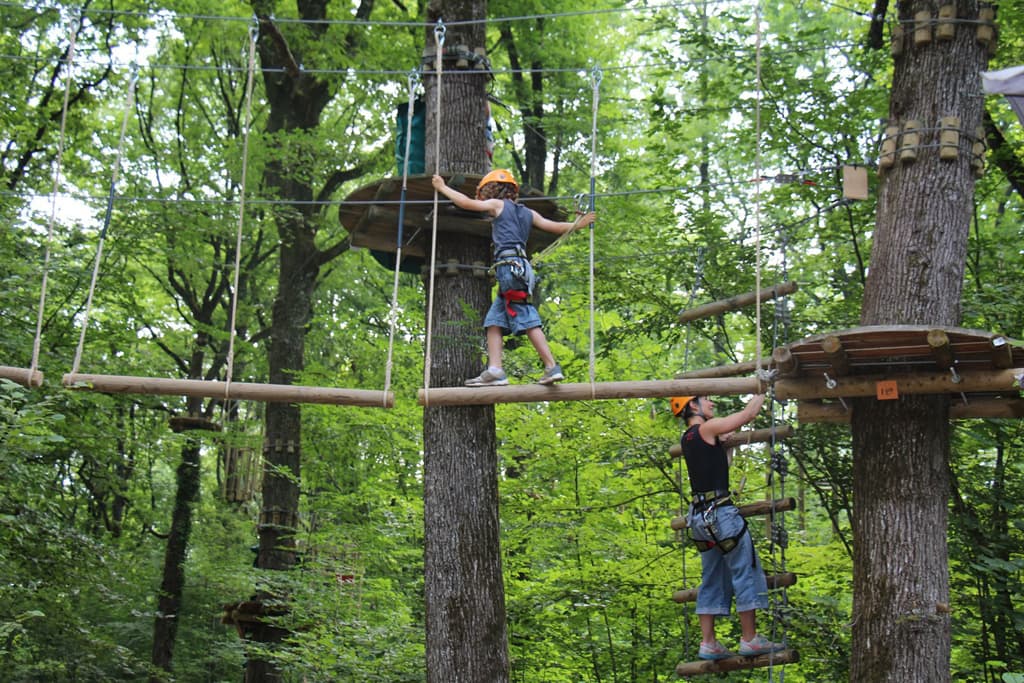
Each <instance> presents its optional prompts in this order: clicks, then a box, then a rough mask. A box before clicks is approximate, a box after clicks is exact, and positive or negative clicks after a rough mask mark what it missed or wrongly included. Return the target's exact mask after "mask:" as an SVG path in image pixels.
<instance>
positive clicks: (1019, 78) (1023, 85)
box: [981, 66, 1024, 125]
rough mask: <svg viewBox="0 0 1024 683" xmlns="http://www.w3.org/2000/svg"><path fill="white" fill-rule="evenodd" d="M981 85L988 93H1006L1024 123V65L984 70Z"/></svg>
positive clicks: (1023, 123) (1022, 123)
mask: <svg viewBox="0 0 1024 683" xmlns="http://www.w3.org/2000/svg"><path fill="white" fill-rule="evenodd" d="M981 85H982V87H983V88H984V89H985V92H987V93H995V94H1000V95H1005V96H1006V99H1007V100H1008V101H1009V103H1010V106H1011V107H1013V110H1014V111H1015V112H1017V118H1018V119H1020V123H1021V125H1024V66H1013V67H1010V68H1009V69H1000V70H999V71H982V72H981Z"/></svg>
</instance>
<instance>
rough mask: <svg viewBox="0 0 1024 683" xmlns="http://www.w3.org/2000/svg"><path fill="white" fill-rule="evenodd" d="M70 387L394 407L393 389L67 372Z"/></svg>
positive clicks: (252, 399) (100, 390)
mask: <svg viewBox="0 0 1024 683" xmlns="http://www.w3.org/2000/svg"><path fill="white" fill-rule="evenodd" d="M63 383H64V386H65V387H67V388H68V389H80V390H84V391H98V392H102V393H108V394H153V395H160V396H196V397H201V398H224V399H238V400H243V401H264V402H267V403H325V404H330V405H347V406H363V407H367V408H392V407H394V405H395V397H394V394H392V392H390V391H388V392H384V391H371V390H368V389H335V388H332V387H305V386H297V385H292V384H251V383H247V382H230V383H229V382H218V381H206V380H198V379H167V378H161V377H131V376H127V375H85V374H74V375H72V374H66V375H64V379H63Z"/></svg>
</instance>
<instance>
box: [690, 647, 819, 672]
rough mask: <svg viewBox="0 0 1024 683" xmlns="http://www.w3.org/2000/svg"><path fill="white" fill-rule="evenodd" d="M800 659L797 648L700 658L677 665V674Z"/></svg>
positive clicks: (775, 663) (791, 662)
mask: <svg viewBox="0 0 1024 683" xmlns="http://www.w3.org/2000/svg"><path fill="white" fill-rule="evenodd" d="M799 661H800V653H799V652H797V651H796V650H789V649H786V650H781V651H779V652H772V653H771V654H767V655H757V656H756V657H740V656H739V655H737V656H736V657H729V658H728V659H716V660H700V661H696V662H682V663H680V664H677V665H676V675H678V676H682V677H689V676H700V675H702V674H713V673H723V672H726V671H737V670H739V669H758V668H762V667H767V666H781V665H783V664H796V663H797V662H799Z"/></svg>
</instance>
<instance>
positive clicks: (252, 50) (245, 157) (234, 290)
mask: <svg viewBox="0 0 1024 683" xmlns="http://www.w3.org/2000/svg"><path fill="white" fill-rule="evenodd" d="M256 38H257V34H256V29H255V28H251V29H249V73H248V77H247V78H246V82H245V132H244V133H243V134H242V177H241V179H240V183H241V190H240V192H239V196H238V229H237V230H236V231H235V276H234V281H233V283H232V286H231V328H230V330H231V331H230V334H229V336H228V363H227V369H226V370H225V373H224V398H225V399H227V398H228V395H229V392H230V391H231V375H232V373H233V372H234V368H235V334H236V333H235V319H236V317H237V314H238V276H239V273H240V272H241V270H242V228H243V226H244V225H245V186H246V177H247V175H248V170H249V132H250V129H251V128H252V84H253V80H255V79H254V74H255V72H256Z"/></svg>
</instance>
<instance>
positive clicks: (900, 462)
mask: <svg viewBox="0 0 1024 683" xmlns="http://www.w3.org/2000/svg"><path fill="white" fill-rule="evenodd" d="M899 8H900V9H899V11H900V17H899V18H900V20H901V22H907V21H908V20H912V19H913V18H914V16H915V13H916V12H918V11H923V10H930V11H931V12H932V16H934V14H935V12H936V6H934V5H932V4H930V3H927V2H922V1H920V0H918V1H915V2H910V3H907V4H902V5H900V6H899ZM957 9H958V13H957V16H958V17H960V18H961V20H964V19H968V20H974V19H976V18H977V17H978V6H977V4H975V3H974V2H959V3H958V7H957ZM903 26H904V27H905V28H906V39H905V40H904V47H903V51H902V53H900V54H898V55H897V56H896V57H895V70H894V74H893V85H892V96H891V102H890V119H891V124H892V125H898V126H899V127H900V128H901V129H903V128H904V127H905V125H906V123H907V122H908V121H911V120H916V121H919V122H920V126H921V128H922V132H921V136H920V141H919V142H920V145H919V146H918V147H917V148H916V149H915V150H914V152H916V160H914V161H909V160H908V161H902V160H900V158H899V157H900V154H899V151H897V155H896V156H897V159H896V161H895V164H894V165H893V166H892V167H891V168H890V169H889V170H888V172H887V173H886V174H885V175H883V176H882V179H881V182H880V185H879V190H878V215H877V219H876V225H875V233H874V244H873V246H872V253H871V267H870V273H869V276H868V280H867V284H866V287H865V292H864V306H863V310H862V314H861V322H862V323H863V324H865V325H879V324H898V323H906V324H928V325H939V326H942V325H956V324H957V323H958V322H959V320H960V294H961V290H962V283H963V273H964V263H965V260H966V245H967V237H968V231H969V226H970V217H971V206H972V198H973V191H974V175H973V172H972V169H971V146H972V142H973V138H974V135H975V129H976V128H977V127H978V126H979V125H980V124H981V117H982V104H983V103H982V98H981V97H979V96H978V93H979V92H981V84H980V77H979V75H978V74H979V72H980V71H981V70H982V69H984V68H985V64H986V62H987V57H986V49H985V47H983V46H980V45H979V44H978V43H977V41H976V40H975V28H976V27H975V25H974V24H972V23H970V22H969V21H964V22H963V23H957V24H955V34H954V36H953V38H952V40H948V41H940V40H936V39H935V38H934V36H933V38H932V39H931V41H930V42H927V43H915V40H914V38H913V36H914V31H913V23H912V22H911V23H904V24H903ZM928 30H929V32H931V31H932V28H929V29H928ZM946 116H956V117H959V121H960V126H959V127H960V131H961V132H960V142H959V154H958V155H957V157H956V158H955V159H951V160H943V159H940V157H939V154H940V151H939V147H938V144H939V134H938V131H937V130H934V129H935V128H937V127H938V121H939V119H940V118H941V117H946ZM907 139H908V138H907V137H906V136H904V137H903V138H902V140H903V142H904V143H906V141H907ZM948 409H949V398H948V396H945V395H942V396H904V397H900V398H899V399H898V400H894V401H876V400H873V399H855V400H854V401H853V416H852V419H851V429H852V432H853V458H854V485H853V488H854V505H855V508H854V516H853V533H854V543H855V550H854V571H853V578H854V586H853V587H854V608H853V612H854V613H853V646H852V652H853V654H852V661H851V666H850V680H851V681H856V682H857V683H873V682H878V683H882V682H885V683H904V682H905V683H916V682H917V681H948V680H949V679H950V670H949V662H950V621H949V614H948V608H947V606H948V604H949V567H948V563H949V559H948V553H947V547H946V527H947V517H948V508H947V501H948V495H949V490H950V481H949V471H948V462H949V425H948V422H947V418H946V416H947V415H948Z"/></svg>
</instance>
